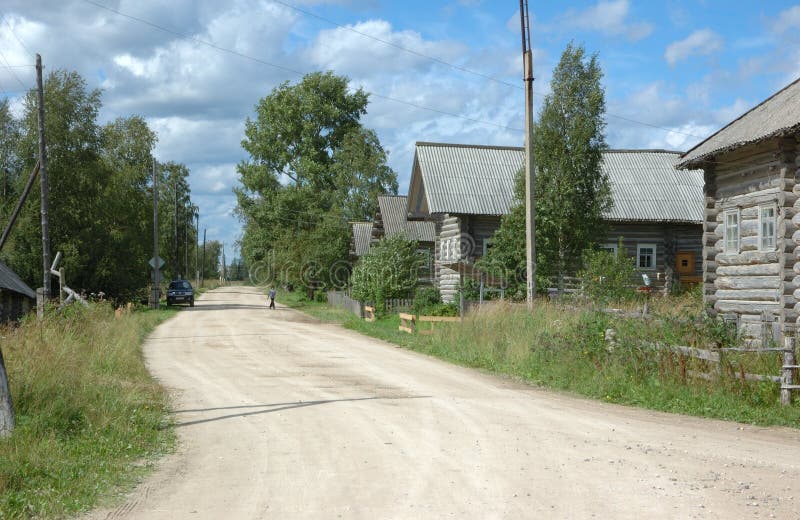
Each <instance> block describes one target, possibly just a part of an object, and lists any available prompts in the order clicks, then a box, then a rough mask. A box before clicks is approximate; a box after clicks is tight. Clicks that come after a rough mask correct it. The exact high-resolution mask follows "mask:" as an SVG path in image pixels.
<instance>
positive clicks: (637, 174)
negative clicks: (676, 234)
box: [415, 143, 703, 223]
mask: <svg viewBox="0 0 800 520" xmlns="http://www.w3.org/2000/svg"><path fill="white" fill-rule="evenodd" d="M679 157H680V155H679V153H678V152H669V151H665V150H608V151H606V152H604V153H603V170H604V171H605V172H606V173H607V174H608V176H609V179H610V181H611V192H612V198H613V201H614V205H613V207H612V209H611V210H610V211H609V212H608V215H607V218H608V219H609V220H614V221H649V222H692V223H699V222H702V219H703V173H702V171H700V170H692V171H690V172H688V173H685V172H677V171H676V170H675V165H676V163H677V162H678V159H679ZM415 160H416V161H418V163H419V166H420V171H421V173H422V177H423V181H424V185H425V194H426V197H427V200H428V205H429V211H430V213H454V214H471V215H504V214H507V213H508V212H509V211H510V209H511V207H512V206H513V205H514V202H515V201H514V177H515V175H516V173H517V171H519V169H520V168H522V167H523V161H524V149H523V148H517V147H493V146H471V145H452V144H436V143H417V153H416V158H415Z"/></svg>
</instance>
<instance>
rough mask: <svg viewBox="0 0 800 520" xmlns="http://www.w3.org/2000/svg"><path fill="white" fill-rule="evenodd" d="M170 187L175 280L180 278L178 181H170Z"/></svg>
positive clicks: (173, 274)
mask: <svg viewBox="0 0 800 520" xmlns="http://www.w3.org/2000/svg"><path fill="white" fill-rule="evenodd" d="M172 185H173V188H174V190H173V191H174V192H175V219H174V220H175V230H174V231H175V232H174V233H173V236H172V239H173V245H174V246H175V251H174V252H175V272H174V273H172V276H173V278H174V279H175V280H177V279H179V278H180V272H181V257H180V256H178V179H177V178H175V179H173V181H172Z"/></svg>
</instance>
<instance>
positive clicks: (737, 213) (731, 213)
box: [722, 208, 742, 254]
mask: <svg viewBox="0 0 800 520" xmlns="http://www.w3.org/2000/svg"><path fill="white" fill-rule="evenodd" d="M728 217H736V247H735V248H731V247H729V242H730V241H729V240H728V238H729V237H728V233H729V229H728ZM722 219H723V220H722V230H723V232H722V240H723V242H722V244H723V245H722V250H723V251H724V252H725V253H733V254H738V253H739V251H740V250H741V248H742V211H741V210H740V209H739V208H734V209H726V210H725V212H724V213H723V217H722Z"/></svg>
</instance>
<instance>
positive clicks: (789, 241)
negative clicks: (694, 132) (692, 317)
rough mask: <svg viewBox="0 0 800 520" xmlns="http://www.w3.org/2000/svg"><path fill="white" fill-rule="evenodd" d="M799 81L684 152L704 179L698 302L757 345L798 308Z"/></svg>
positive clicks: (788, 323)
mask: <svg viewBox="0 0 800 520" xmlns="http://www.w3.org/2000/svg"><path fill="white" fill-rule="evenodd" d="M799 134H800V80H797V81H795V82H793V83H791V84H790V85H788V86H787V87H785V88H784V89H783V90H781V91H779V92H777V93H776V94H774V95H773V96H771V97H770V98H768V99H766V100H765V101H763V102H762V103H760V104H759V105H757V106H755V107H754V108H752V109H751V110H749V111H747V112H745V113H744V114H743V115H741V116H740V117H739V118H737V119H736V120H734V121H732V122H731V123H729V124H728V125H727V126H725V127H723V128H722V129H721V130H719V131H718V132H716V133H715V134H713V135H712V136H711V137H709V138H708V139H706V140H705V141H703V142H701V143H700V144H698V145H697V146H695V147H694V148H692V149H691V150H689V151H688V152H686V153H685V154H684V155H683V156H682V158H681V161H680V163H679V164H678V167H679V168H683V169H686V168H701V169H702V170H703V171H704V172H705V173H704V176H705V188H704V190H705V210H704V214H705V218H704V233H703V286H704V301H705V303H706V304H707V306H708V308H709V311H710V312H712V313H714V314H721V315H723V316H724V317H726V318H727V319H730V320H736V322H737V323H738V326H739V330H740V331H741V333H742V334H743V335H744V336H745V337H748V338H751V339H753V340H756V341H759V340H762V339H765V338H772V339H774V340H776V341H780V340H781V336H782V334H783V332H784V331H785V330H787V328H791V327H794V325H796V323H797V319H798V311H800V306H799V305H798V303H797V302H798V301H799V300H800V291H798V287H800V276H798V275H799V274H800V263H798V254H800V248H798V247H797V246H798V244H800V233H798V232H797V230H798V227H800V216H798V212H799V211H800V204H798V202H797V201H798V195H800V186H797V179H798V174H799V172H798V153H797V148H798V146H797V143H798V135H799Z"/></svg>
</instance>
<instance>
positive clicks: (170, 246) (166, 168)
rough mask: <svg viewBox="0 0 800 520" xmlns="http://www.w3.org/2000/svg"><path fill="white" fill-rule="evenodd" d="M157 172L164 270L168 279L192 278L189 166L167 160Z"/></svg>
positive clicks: (193, 209)
mask: <svg viewBox="0 0 800 520" xmlns="http://www.w3.org/2000/svg"><path fill="white" fill-rule="evenodd" d="M159 174H160V178H159V195H158V197H159V201H158V207H159V214H158V227H159V237H160V240H159V256H160V257H161V258H163V259H164V260H165V262H166V263H165V266H164V274H165V276H166V277H167V278H166V279H167V280H169V279H174V278H178V277H184V278H193V272H192V271H193V269H194V250H195V247H196V243H197V235H196V231H195V227H194V215H195V213H196V211H197V208H196V207H195V206H194V205H193V204H192V200H191V187H190V186H189V169H188V168H187V167H186V165H184V164H181V163H177V162H173V161H168V162H166V163H164V164H161V165H159ZM176 221H177V226H176ZM151 222H152V220H151ZM187 238H188V240H187ZM151 240H152V239H151ZM187 253H188V256H189V265H188V266H187V265H186V263H187V262H186V260H187ZM148 258H149V257H148ZM187 267H188V269H187Z"/></svg>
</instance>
